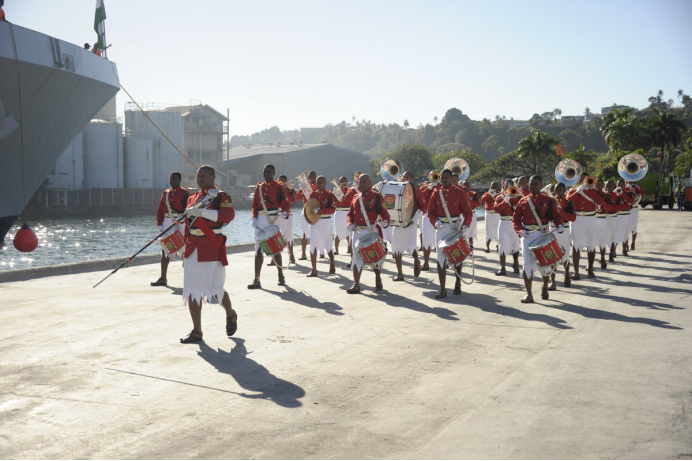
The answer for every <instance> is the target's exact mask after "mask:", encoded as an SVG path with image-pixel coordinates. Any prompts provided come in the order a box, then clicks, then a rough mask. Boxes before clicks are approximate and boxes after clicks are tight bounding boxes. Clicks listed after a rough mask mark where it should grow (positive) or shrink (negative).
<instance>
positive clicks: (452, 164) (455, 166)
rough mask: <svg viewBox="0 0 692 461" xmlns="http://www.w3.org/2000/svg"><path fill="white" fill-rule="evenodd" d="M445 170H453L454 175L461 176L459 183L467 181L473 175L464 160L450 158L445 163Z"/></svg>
mask: <svg viewBox="0 0 692 461" xmlns="http://www.w3.org/2000/svg"><path fill="white" fill-rule="evenodd" d="M443 169H445V170H451V172H452V174H458V175H459V182H461V181H465V180H466V178H468V177H469V174H471V167H470V166H469V164H468V162H466V160H464V159H463V158H450V159H449V160H447V162H445V166H444V168H443Z"/></svg>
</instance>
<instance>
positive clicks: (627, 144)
mask: <svg viewBox="0 0 692 461" xmlns="http://www.w3.org/2000/svg"><path fill="white" fill-rule="evenodd" d="M601 132H602V133H603V137H604V138H605V141H606V143H607V144H608V147H610V149H611V151H618V150H627V151H633V150H637V149H645V148H647V147H648V145H649V142H650V141H649V136H648V132H647V128H646V125H645V123H644V119H642V118H641V117H637V116H636V115H635V114H634V109H633V108H631V107H628V108H626V109H623V110H619V109H612V110H611V111H610V112H609V113H608V114H607V115H606V116H605V117H604V118H603V125H602V126H601Z"/></svg>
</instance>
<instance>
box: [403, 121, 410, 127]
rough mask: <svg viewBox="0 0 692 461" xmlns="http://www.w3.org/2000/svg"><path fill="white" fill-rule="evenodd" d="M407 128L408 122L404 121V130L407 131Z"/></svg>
mask: <svg viewBox="0 0 692 461" xmlns="http://www.w3.org/2000/svg"><path fill="white" fill-rule="evenodd" d="M409 126H410V125H409V123H408V120H404V128H406V129H408V127H409Z"/></svg>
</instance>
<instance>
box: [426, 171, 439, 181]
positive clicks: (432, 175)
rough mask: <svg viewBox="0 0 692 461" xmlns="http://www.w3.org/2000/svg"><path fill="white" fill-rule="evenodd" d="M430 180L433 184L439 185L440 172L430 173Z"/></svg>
mask: <svg viewBox="0 0 692 461" xmlns="http://www.w3.org/2000/svg"><path fill="white" fill-rule="evenodd" d="M428 179H429V180H430V182H431V183H433V184H437V183H439V182H440V172H439V171H437V170H432V171H431V172H430V174H428Z"/></svg>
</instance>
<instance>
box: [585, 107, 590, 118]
mask: <svg viewBox="0 0 692 461" xmlns="http://www.w3.org/2000/svg"><path fill="white" fill-rule="evenodd" d="M589 117H591V109H589V108H588V107H587V108H585V109H584V118H586V119H587V120H588V119H589Z"/></svg>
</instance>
